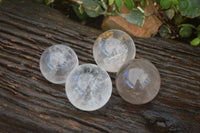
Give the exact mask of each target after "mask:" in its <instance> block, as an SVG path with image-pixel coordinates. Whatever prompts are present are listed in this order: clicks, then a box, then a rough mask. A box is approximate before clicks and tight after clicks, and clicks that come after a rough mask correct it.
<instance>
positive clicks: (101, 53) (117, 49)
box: [93, 30, 136, 72]
mask: <svg viewBox="0 0 200 133" xmlns="http://www.w3.org/2000/svg"><path fill="white" fill-rule="evenodd" d="M135 53H136V48H135V44H134V42H133V40H132V38H131V37H130V36H129V35H128V34H127V33H125V32H123V31H121V30H108V31H106V32H104V33H102V34H101V35H100V36H99V37H98V38H97V39H96V41H95V43H94V46H93V56H94V60H95V61H96V63H97V65H98V66H100V67H102V68H104V69H105V70H106V71H108V72H118V70H119V69H120V67H121V66H122V65H123V64H124V63H125V62H127V61H128V60H131V59H134V58H135Z"/></svg>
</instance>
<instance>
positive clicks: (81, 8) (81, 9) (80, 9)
mask: <svg viewBox="0 0 200 133" xmlns="http://www.w3.org/2000/svg"><path fill="white" fill-rule="evenodd" d="M78 10H79V12H80V14H83V13H84V9H83V7H82V6H81V5H80V6H79V8H78Z"/></svg>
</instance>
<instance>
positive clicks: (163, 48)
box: [0, 0, 200, 133]
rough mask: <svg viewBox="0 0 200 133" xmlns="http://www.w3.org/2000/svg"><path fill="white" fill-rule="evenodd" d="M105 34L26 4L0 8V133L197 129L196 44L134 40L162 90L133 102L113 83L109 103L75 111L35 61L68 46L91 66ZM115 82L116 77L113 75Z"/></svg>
mask: <svg viewBox="0 0 200 133" xmlns="http://www.w3.org/2000/svg"><path fill="white" fill-rule="evenodd" d="M101 32H102V31H98V30H96V29H92V28H89V27H86V26H82V25H80V24H78V23H76V22H74V21H71V20H69V19H67V18H66V17H65V16H63V15H62V14H61V13H59V12H58V11H56V10H54V9H52V8H50V7H47V6H44V5H40V4H37V3H33V2H31V1H24V0H4V1H3V3H2V4H1V5H0V132H3V133H7V132H9V133H10V132H20V133H23V132H37V133H38V132H43V133H44V132H88V133H91V132H120V133H121V132H141V133H149V132H154V133H155V132H159V133H161V132H180V133H187V132H188V133H189V132H192V133H198V132H199V131H200V56H199V55H200V48H199V47H192V46H189V45H187V44H182V43H178V42H175V41H170V40H163V39H159V38H149V39H141V38H133V39H134V41H135V42H136V47H137V58H141V57H143V58H146V59H149V60H150V61H152V62H153V63H154V64H155V65H156V66H157V68H158V69H159V71H160V74H161V78H162V85H161V90H160V92H159V94H158V96H157V97H156V98H155V99H154V100H153V101H152V102H150V103H148V104H145V105H140V106H135V105H131V104H129V103H127V102H125V101H124V100H122V98H121V97H120V96H119V95H118V93H117V91H116V88H115V85H114V89H113V95H112V97H111V99H110V101H109V102H108V104H107V105H106V106H105V107H103V108H102V109H100V110H97V111H94V112H84V111H80V110H78V109H76V108H74V107H73V106H72V105H71V104H70V103H69V101H68V99H67V97H66V95H65V90H64V86H62V85H54V84H51V83H49V82H48V81H46V80H45V79H44V77H43V76H42V75H41V73H40V70H39V58H40V55H41V53H42V52H43V51H44V49H46V48H47V47H49V46H51V45H53V44H61V43H63V44H66V45H69V46H70V47H72V48H73V49H74V50H75V52H76V53H77V54H78V58H79V60H80V62H81V64H83V63H95V62H94V59H93V57H92V45H93V43H94V40H95V38H96V37H97V36H98V35H99V34H100V33H101ZM110 75H111V77H112V80H113V83H114V80H115V74H110Z"/></svg>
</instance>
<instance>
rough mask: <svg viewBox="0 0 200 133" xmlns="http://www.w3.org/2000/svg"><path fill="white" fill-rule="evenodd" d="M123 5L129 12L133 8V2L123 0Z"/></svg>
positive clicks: (131, 0)
mask: <svg viewBox="0 0 200 133" xmlns="http://www.w3.org/2000/svg"><path fill="white" fill-rule="evenodd" d="M124 4H125V6H126V8H128V9H129V10H132V9H133V7H134V6H135V4H134V2H133V0H124Z"/></svg>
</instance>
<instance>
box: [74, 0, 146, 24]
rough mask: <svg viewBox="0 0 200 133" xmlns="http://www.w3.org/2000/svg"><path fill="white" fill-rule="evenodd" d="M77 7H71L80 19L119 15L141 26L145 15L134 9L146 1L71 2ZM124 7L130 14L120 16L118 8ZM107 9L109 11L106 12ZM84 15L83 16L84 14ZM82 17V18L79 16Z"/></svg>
mask: <svg viewBox="0 0 200 133" xmlns="http://www.w3.org/2000/svg"><path fill="white" fill-rule="evenodd" d="M72 1H74V2H75V4H78V5H79V6H77V5H75V6H74V5H73V10H74V12H75V13H76V15H77V16H78V17H79V18H80V19H84V18H85V14H87V16H89V17H98V16H99V15H104V16H107V15H121V16H123V17H124V18H125V19H126V20H127V21H128V22H130V23H132V24H135V25H138V26H141V27H142V26H143V24H144V20H145V14H144V11H143V10H142V8H140V7H138V9H134V8H135V3H137V5H141V6H144V4H145V2H146V0H72ZM123 5H125V6H126V8H127V9H129V10H131V13H130V14H121V12H120V8H121V7H122V6H123ZM108 9H109V10H108ZM84 13H85V14H84ZM81 15H84V16H81Z"/></svg>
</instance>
